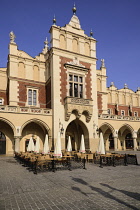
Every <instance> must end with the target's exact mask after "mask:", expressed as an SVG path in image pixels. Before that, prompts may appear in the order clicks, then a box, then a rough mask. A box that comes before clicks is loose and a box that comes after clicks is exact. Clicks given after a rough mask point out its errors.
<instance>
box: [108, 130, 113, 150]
mask: <svg viewBox="0 0 140 210" xmlns="http://www.w3.org/2000/svg"><path fill="white" fill-rule="evenodd" d="M109 150H114V137H113V135H112V133H111V134H110V135H109Z"/></svg>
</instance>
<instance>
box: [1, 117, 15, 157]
mask: <svg viewBox="0 0 140 210" xmlns="http://www.w3.org/2000/svg"><path fill="white" fill-rule="evenodd" d="M0 132H2V133H3V134H4V135H5V138H6V142H5V143H6V145H5V146H6V150H5V154H13V152H14V136H15V134H16V128H15V126H14V125H13V123H12V122H10V121H9V120H7V119H5V118H0Z"/></svg>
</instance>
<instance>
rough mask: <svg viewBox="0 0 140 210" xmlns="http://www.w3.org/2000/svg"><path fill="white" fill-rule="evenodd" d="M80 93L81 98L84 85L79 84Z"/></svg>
mask: <svg viewBox="0 0 140 210" xmlns="http://www.w3.org/2000/svg"><path fill="white" fill-rule="evenodd" d="M79 95H80V98H83V85H79Z"/></svg>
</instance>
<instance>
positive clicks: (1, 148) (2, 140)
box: [0, 131, 6, 154]
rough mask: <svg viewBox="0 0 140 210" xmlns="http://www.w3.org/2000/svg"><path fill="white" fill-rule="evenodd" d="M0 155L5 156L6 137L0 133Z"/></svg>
mask: <svg viewBox="0 0 140 210" xmlns="http://www.w3.org/2000/svg"><path fill="white" fill-rule="evenodd" d="M0 154H6V137H5V135H4V133H2V132H1V131H0Z"/></svg>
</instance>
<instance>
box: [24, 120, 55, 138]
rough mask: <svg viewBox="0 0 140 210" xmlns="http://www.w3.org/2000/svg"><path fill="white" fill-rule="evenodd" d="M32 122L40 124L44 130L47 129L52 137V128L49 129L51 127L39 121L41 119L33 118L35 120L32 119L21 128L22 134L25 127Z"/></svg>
mask: <svg viewBox="0 0 140 210" xmlns="http://www.w3.org/2000/svg"><path fill="white" fill-rule="evenodd" d="M31 122H35V123H37V124H39V125H40V126H41V127H42V128H43V127H45V128H46V130H47V131H48V133H49V135H51V134H50V128H49V126H48V125H47V124H46V123H45V122H43V121H42V120H39V119H37V118H33V119H31V120H28V121H26V122H25V123H24V124H23V125H22V126H21V133H22V130H23V129H24V127H25V126H26V125H27V124H29V123H31ZM43 129H44V128H43Z"/></svg>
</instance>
